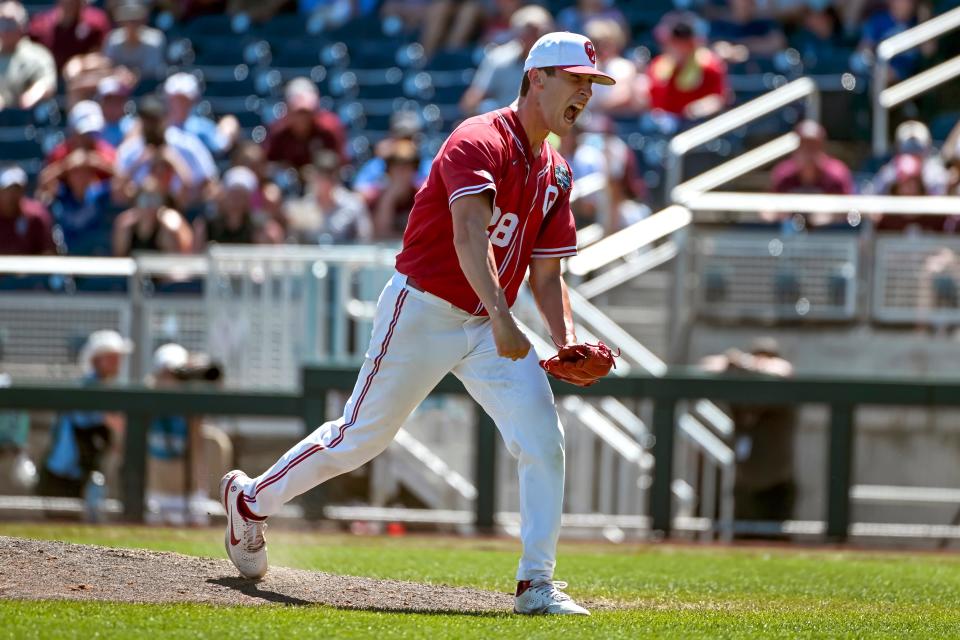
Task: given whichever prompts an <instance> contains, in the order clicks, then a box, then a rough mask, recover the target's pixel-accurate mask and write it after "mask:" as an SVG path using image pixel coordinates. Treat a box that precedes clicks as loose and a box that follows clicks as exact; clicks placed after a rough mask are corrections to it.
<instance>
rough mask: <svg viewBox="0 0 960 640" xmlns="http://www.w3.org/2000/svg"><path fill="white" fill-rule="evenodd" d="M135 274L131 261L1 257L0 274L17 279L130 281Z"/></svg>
mask: <svg viewBox="0 0 960 640" xmlns="http://www.w3.org/2000/svg"><path fill="white" fill-rule="evenodd" d="M136 271H137V263H136V261H135V260H133V259H132V258H81V257H77V256H0V273H2V274H6V273H15V274H20V275H52V274H61V275H72V276H116V277H122V278H129V277H130V276H132V275H133V274H134V273H136Z"/></svg>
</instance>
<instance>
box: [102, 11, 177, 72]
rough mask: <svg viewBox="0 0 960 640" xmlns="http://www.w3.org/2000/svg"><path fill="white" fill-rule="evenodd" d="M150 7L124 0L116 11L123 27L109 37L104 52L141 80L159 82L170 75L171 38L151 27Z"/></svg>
mask: <svg viewBox="0 0 960 640" xmlns="http://www.w3.org/2000/svg"><path fill="white" fill-rule="evenodd" d="M149 15H150V9H149V7H148V6H147V5H146V4H144V3H143V2H138V1H137V0H122V2H121V3H120V4H118V5H117V6H116V7H114V9H113V19H114V20H115V21H116V23H117V24H118V25H119V26H118V28H116V29H114V30H113V31H111V32H110V34H109V35H108V36H107V44H106V47H104V53H105V54H106V56H107V57H108V58H110V60H111V61H113V64H115V65H118V66H124V67H127V68H128V69H131V70H133V71H135V72H136V73H137V75H138V76H139V77H140V78H149V79H158V78H162V77H164V76H165V75H166V73H167V60H166V50H167V39H166V37H165V36H164V35H163V32H162V31H160V30H159V29H154V28H152V27H148V26H147V17H148V16H149Z"/></svg>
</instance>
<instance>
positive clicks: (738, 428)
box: [701, 338, 797, 537]
mask: <svg viewBox="0 0 960 640" xmlns="http://www.w3.org/2000/svg"><path fill="white" fill-rule="evenodd" d="M701 366H702V367H703V369H705V370H706V371H709V372H716V373H729V374H736V375H741V376H742V375H744V374H749V375H756V376H761V377H766V378H788V377H790V376H792V375H793V365H792V364H791V363H790V361H788V360H786V359H785V358H784V357H783V356H782V355H781V354H780V347H779V345H778V344H777V341H776V340H774V339H773V338H758V339H756V340H754V342H753V344H752V345H751V347H750V352H749V353H744V352H742V351H740V350H739V349H729V350H727V351H726V352H725V353H722V354H719V355H714V356H708V357H706V358H704V359H703V360H702V361H701ZM729 411H730V416H731V418H733V425H734V435H733V437H734V454H735V456H736V461H737V468H736V484H735V486H734V517H735V518H736V519H737V520H760V521H777V522H782V521H784V520H789V519H790V518H791V517H792V515H793V504H794V500H795V497H796V482H795V471H794V463H793V457H794V441H795V437H796V428H797V410H796V407H794V406H793V405H765V404H763V402H762V401H760V402H756V403H749V404H747V403H743V404H733V405H731V406H730V407H729ZM751 537H753V536H751Z"/></svg>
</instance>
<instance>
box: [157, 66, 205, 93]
mask: <svg viewBox="0 0 960 640" xmlns="http://www.w3.org/2000/svg"><path fill="white" fill-rule="evenodd" d="M163 92H164V93H166V94H167V95H168V96H178V95H179V96H186V97H188V98H190V99H191V100H196V99H197V98H199V97H200V83H199V82H197V78H196V76H194V75H193V74H191V73H185V72H183V71H181V72H180V73H175V74H173V75H172V76H170V77H169V78H167V81H166V82H164V83H163Z"/></svg>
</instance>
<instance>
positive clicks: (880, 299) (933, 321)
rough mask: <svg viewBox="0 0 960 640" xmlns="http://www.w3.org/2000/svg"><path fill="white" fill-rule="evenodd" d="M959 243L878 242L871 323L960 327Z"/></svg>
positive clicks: (949, 240) (945, 240)
mask: <svg viewBox="0 0 960 640" xmlns="http://www.w3.org/2000/svg"><path fill="white" fill-rule="evenodd" d="M958 256H960V239H958V238H955V237H950V236H941V237H903V236H899V235H896V236H883V237H878V238H877V240H876V244H875V249H874V266H873V295H872V300H873V305H872V310H871V311H872V317H873V319H874V320H876V321H878V322H884V323H899V324H916V325H933V326H954V325H957V324H960V258H958Z"/></svg>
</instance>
